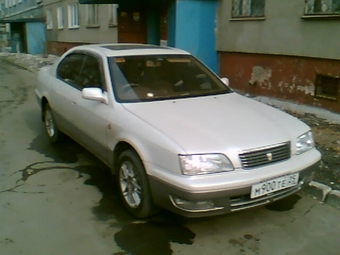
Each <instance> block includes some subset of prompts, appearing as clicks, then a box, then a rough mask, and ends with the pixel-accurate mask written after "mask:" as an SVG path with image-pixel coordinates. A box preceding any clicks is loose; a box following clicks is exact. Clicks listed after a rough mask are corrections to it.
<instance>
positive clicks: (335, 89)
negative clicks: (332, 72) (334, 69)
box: [315, 74, 339, 101]
mask: <svg viewBox="0 0 340 255" xmlns="http://www.w3.org/2000/svg"><path fill="white" fill-rule="evenodd" d="M315 97H319V98H326V99H330V100H335V101H337V100H338V98H339V78H338V77H332V76H327V75H320V74H318V75H317V76H316V79H315Z"/></svg>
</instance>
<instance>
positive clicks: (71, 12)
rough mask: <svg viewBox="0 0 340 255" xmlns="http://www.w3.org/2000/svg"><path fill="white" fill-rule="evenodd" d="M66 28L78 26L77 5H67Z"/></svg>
mask: <svg viewBox="0 0 340 255" xmlns="http://www.w3.org/2000/svg"><path fill="white" fill-rule="evenodd" d="M67 16H68V28H69V29H76V28H79V5H78V4H77V3H71V4H69V5H68V6H67Z"/></svg>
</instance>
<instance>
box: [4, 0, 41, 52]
mask: <svg viewBox="0 0 340 255" xmlns="http://www.w3.org/2000/svg"><path fill="white" fill-rule="evenodd" d="M0 4H1V6H2V7H1V9H2V11H1V17H0V23H1V24H9V33H8V34H9V44H10V45H9V46H10V47H11V50H12V52H24V53H30V54H42V53H45V23H44V14H43V8H42V1H41V0H0Z"/></svg>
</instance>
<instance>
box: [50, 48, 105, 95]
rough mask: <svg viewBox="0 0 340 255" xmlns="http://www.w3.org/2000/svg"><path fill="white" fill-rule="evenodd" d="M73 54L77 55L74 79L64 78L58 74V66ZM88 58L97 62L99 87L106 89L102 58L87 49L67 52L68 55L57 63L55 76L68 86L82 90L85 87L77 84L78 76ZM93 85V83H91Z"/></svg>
mask: <svg viewBox="0 0 340 255" xmlns="http://www.w3.org/2000/svg"><path fill="white" fill-rule="evenodd" d="M73 56H77V57H79V61H80V63H79V65H75V66H76V67H75V69H74V70H73V71H74V72H73V73H74V75H75V76H76V77H75V80H67V79H64V78H62V77H61V76H60V75H59V68H60V66H61V65H62V64H63V63H65V62H64V61H65V60H67V59H68V58H70V57H73ZM88 58H93V59H95V60H96V61H97V64H98V68H99V70H98V71H99V74H100V77H99V78H100V84H98V85H100V88H101V89H102V91H107V85H106V81H105V75H104V66H103V60H102V58H101V57H100V56H99V55H96V54H94V53H91V52H87V51H79V50H76V51H73V52H71V53H69V54H68V55H66V56H65V57H64V58H63V59H62V60H61V61H60V62H59V63H58V66H57V68H56V78H57V79H58V80H60V81H62V82H64V83H66V84H68V85H69V86H71V87H73V88H75V89H77V90H79V91H82V90H83V89H84V88H85V87H83V86H81V85H80V84H79V82H80V79H81V78H80V77H81V75H82V72H83V69H84V67H85V65H86V64H87V61H88ZM93 85H95V84H93Z"/></svg>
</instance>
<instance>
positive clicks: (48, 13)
mask: <svg viewBox="0 0 340 255" xmlns="http://www.w3.org/2000/svg"><path fill="white" fill-rule="evenodd" d="M46 29H47V30H52V29H53V11H52V9H47V10H46Z"/></svg>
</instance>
